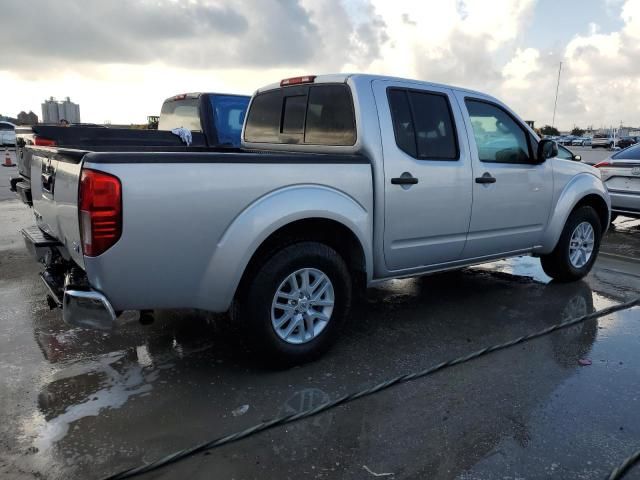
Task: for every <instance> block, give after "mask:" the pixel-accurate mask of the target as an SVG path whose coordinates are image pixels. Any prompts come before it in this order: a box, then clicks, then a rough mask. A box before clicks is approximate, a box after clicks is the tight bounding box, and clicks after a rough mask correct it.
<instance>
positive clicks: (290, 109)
mask: <svg viewBox="0 0 640 480" xmlns="http://www.w3.org/2000/svg"><path fill="white" fill-rule="evenodd" d="M306 109H307V96H306V95H296V96H295V97H285V99H284V115H283V117H282V133H303V132H304V114H305V111H306Z"/></svg>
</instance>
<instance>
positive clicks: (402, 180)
mask: <svg viewBox="0 0 640 480" xmlns="http://www.w3.org/2000/svg"><path fill="white" fill-rule="evenodd" d="M391 183H392V184H393V185H415V184H416V183H418V179H417V178H416V177H412V176H411V174H409V175H407V176H406V177H404V176H403V177H394V178H392V179H391Z"/></svg>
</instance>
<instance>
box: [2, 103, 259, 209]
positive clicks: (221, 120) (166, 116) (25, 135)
mask: <svg viewBox="0 0 640 480" xmlns="http://www.w3.org/2000/svg"><path fill="white" fill-rule="evenodd" d="M250 98H251V97H249V96H246V95H230V94H223V93H187V94H182V95H176V96H174V97H171V98H168V99H166V100H165V101H164V102H163V104H162V109H161V111H160V120H159V123H158V130H138V129H132V128H105V126H104V125H95V124H71V125H69V126H66V127H64V126H58V125H43V124H40V125H34V126H32V127H18V129H17V139H16V157H17V164H18V173H19V174H20V175H19V176H18V177H14V178H12V179H11V180H10V184H11V189H12V190H13V191H15V192H17V193H18V195H19V196H20V198H21V199H22V200H23V201H24V202H25V203H27V204H31V183H30V180H31V150H30V149H29V148H26V147H28V146H32V145H33V146H43V147H64V148H82V147H85V146H89V145H90V146H91V147H92V148H107V149H108V148H115V147H121V148H122V149H126V148H129V147H147V148H151V149H153V148H154V147H162V148H173V149H175V150H184V149H191V150H193V149H197V148H203V147H217V148H238V147H240V132H241V131H242V123H243V121H244V115H245V113H246V110H247V105H248V104H249V99H250ZM175 128H184V129H187V130H189V131H190V132H191V142H190V144H185V142H184V141H183V140H182V139H181V138H180V137H179V136H177V135H175V134H173V133H172V132H171V130H173V129H175Z"/></svg>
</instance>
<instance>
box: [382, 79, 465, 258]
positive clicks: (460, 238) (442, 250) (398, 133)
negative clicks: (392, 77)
mask: <svg viewBox="0 0 640 480" xmlns="http://www.w3.org/2000/svg"><path fill="white" fill-rule="evenodd" d="M373 90H374V95H375V99H376V104H377V108H378V115H379V118H380V130H381V135H382V147H383V151H384V177H385V183H384V188H385V214H384V218H385V225H384V255H385V261H386V264H387V268H388V269H389V270H403V269H409V268H414V267H421V266H427V265H438V264H445V263H447V262H452V261H455V260H458V259H459V258H460V255H461V253H462V250H463V248H464V244H465V238H466V235H467V230H468V227H469V218H470V215H471V159H470V157H469V148H468V143H467V139H466V136H465V134H464V123H463V121H462V116H461V113H460V111H459V109H458V108H457V107H456V104H455V102H454V99H453V94H452V92H451V90H449V89H445V88H438V87H428V88H427V87H425V86H424V85H420V84H415V83H412V82H402V81H388V80H376V81H374V82H373Z"/></svg>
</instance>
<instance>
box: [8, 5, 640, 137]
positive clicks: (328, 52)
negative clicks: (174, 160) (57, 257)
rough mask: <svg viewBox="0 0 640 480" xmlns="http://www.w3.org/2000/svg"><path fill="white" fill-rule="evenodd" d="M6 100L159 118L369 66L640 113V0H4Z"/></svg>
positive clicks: (525, 111)
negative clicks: (185, 100)
mask: <svg viewBox="0 0 640 480" xmlns="http://www.w3.org/2000/svg"><path fill="white" fill-rule="evenodd" d="M0 13H1V15H0V31H1V32H2V38H3V41H2V44H3V45H2V48H0V114H5V115H11V116H15V115H16V114H17V113H18V112H19V111H20V110H24V109H26V110H29V109H32V110H33V111H34V112H36V113H37V114H38V115H40V114H41V110H40V103H41V102H42V100H44V99H45V98H47V97H49V96H51V95H53V96H56V97H64V96H70V97H71V99H72V100H73V101H75V102H77V103H79V104H80V109H81V115H82V121H85V122H104V121H106V120H109V121H111V122H112V123H131V122H134V123H143V122H145V121H146V116H147V115H152V114H157V113H158V110H159V108H160V105H161V103H162V100H163V99H164V98H166V97H168V96H171V95H174V94H177V93H181V92H187V91H219V92H230V93H247V94H250V93H252V92H253V91H254V90H255V89H256V88H257V87H259V86H261V85H264V84H267V83H271V82H273V81H277V80H279V79H281V78H284V77H289V76H295V75H299V74H307V73H309V74H314V73H331V72H369V73H380V74H389V75H394V76H402V77H409V78H416V79H420V80H430V81H435V82H441V83H449V84H454V85H459V86H464V87H469V88H474V89H478V90H482V91H485V92H488V93H491V94H493V95H495V96H497V97H499V98H500V99H502V100H504V101H505V102H506V103H508V104H509V105H510V106H512V107H513V108H514V109H515V110H516V111H517V112H518V113H519V114H520V115H521V116H523V117H525V118H527V119H533V120H535V121H536V124H537V125H543V124H546V123H551V117H552V113H553V102H554V94H555V86H556V80H557V74H558V64H559V62H560V61H562V62H563V70H562V78H561V83H560V94H559V99H558V110H557V115H556V125H559V126H560V127H562V128H570V127H572V126H573V125H574V124H577V125H580V126H587V125H593V126H595V127H599V126H608V125H611V124H619V123H620V122H621V121H622V122H624V123H625V124H632V125H640V0H422V1H420V0H414V1H412V0H393V1H391V0H233V1H232V0H190V1H189V0H184V1H178V0H138V1H134V0H109V1H104V0H56V1H51V0H49V1H47V0H30V1H23V0H3V1H2V5H1V7H0Z"/></svg>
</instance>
